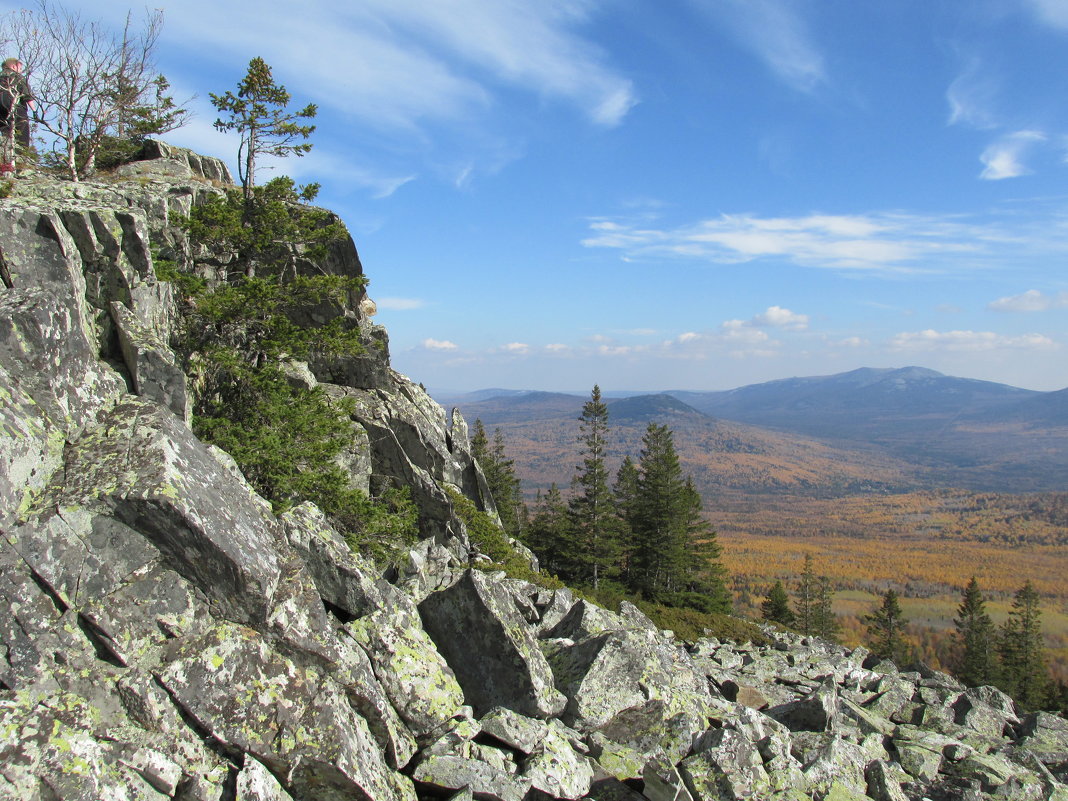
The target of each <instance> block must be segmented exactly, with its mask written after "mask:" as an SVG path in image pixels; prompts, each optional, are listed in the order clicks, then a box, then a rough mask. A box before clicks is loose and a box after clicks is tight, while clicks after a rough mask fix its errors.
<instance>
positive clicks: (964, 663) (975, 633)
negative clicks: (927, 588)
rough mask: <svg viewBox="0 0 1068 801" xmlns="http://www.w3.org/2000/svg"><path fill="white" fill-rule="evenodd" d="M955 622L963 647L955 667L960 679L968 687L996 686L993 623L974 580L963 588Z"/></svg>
mask: <svg viewBox="0 0 1068 801" xmlns="http://www.w3.org/2000/svg"><path fill="white" fill-rule="evenodd" d="M953 622H954V623H955V624H956V628H957V639H958V640H959V641H960V647H961V652H960V658H959V661H958V662H957V664H956V665H955V673H956V675H957V678H958V679H960V680H961V681H962V682H964V683H965V684H967V685H968V686H969V687H978V686H981V685H986V684H993V683H994V682H995V680H996V678H997V661H996V645H997V644H996V642H995V639H996V638H995V629H994V622H993V621H992V620H991V619H990V615H988V614H987V613H986V600H985V599H984V598H983V593H982V591H981V590H980V589H979V582H978V581H977V580H976V578H975V576H972V578H971V581H969V582H968V586H967V587H965V588H964V594H963V597H962V598H961V603H960V606H959V607H957V617H956V618H955V619H954V621H953Z"/></svg>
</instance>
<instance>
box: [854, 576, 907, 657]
mask: <svg viewBox="0 0 1068 801" xmlns="http://www.w3.org/2000/svg"><path fill="white" fill-rule="evenodd" d="M864 622H865V623H867V625H868V637H869V646H870V647H871V651H872V653H873V654H875V655H876V656H879V657H882V658H883V659H889V660H891V661H893V662H895V663H898V664H901V663H902V662H904V660H905V658H906V656H907V648H908V646H907V645H906V643H905V640H904V637H903V636H902V635H903V633H904V630H905V623H906V622H907V621H906V620H905V617H904V615H903V614H902V612H901V604H900V603H899V602H898V599H897V593H896V592H894V591H893V590H887V591H886V594H885V595H883V602H882V605H881V606H880V607H879V608H877V609H876V610H875V611H873V612H872V613H871V614H869V615H865V616H864Z"/></svg>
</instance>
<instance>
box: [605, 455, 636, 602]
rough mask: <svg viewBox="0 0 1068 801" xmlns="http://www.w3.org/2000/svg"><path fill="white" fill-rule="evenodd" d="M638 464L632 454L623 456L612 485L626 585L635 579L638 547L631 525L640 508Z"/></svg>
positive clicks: (620, 573)
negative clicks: (635, 559) (631, 456)
mask: <svg viewBox="0 0 1068 801" xmlns="http://www.w3.org/2000/svg"><path fill="white" fill-rule="evenodd" d="M638 477H639V476H638V466H637V465H636V464H634V460H633V459H631V458H630V455H629V454H628V455H627V456H624V457H623V461H622V463H621V464H620V465H619V470H617V471H616V480H615V483H614V484H613V485H612V498H613V502H614V504H615V510H616V520H617V525H618V529H617V530H618V532H619V534H618V540H619V578H620V581H622V582H623V583H624V584H625V585H630V584H631V583H632V582H633V581H634V555H635V551H636V548H637V545H636V542H635V539H634V529H633V527H632V525H631V523H632V521H633V520H634V519H635V515H636V513H637V509H638V505H637V504H638Z"/></svg>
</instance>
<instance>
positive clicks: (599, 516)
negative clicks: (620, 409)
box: [570, 384, 618, 590]
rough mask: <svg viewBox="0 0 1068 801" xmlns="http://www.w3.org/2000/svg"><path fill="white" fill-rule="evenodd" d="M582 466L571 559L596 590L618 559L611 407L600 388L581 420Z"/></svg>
mask: <svg viewBox="0 0 1068 801" xmlns="http://www.w3.org/2000/svg"><path fill="white" fill-rule="evenodd" d="M579 430H580V434H579V442H580V443H581V445H582V454H583V456H582V464H581V465H580V466H579V467H578V468H577V469H578V472H577V473H576V474H575V477H574V479H573V481H572V486H573V487H574V489H575V495H574V496H573V497H572V498H571V501H570V509H571V520H572V529H573V532H574V541H573V543H572V545H573V548H572V553H571V558H572V561H573V563H574V566H575V569H576V577H577V578H578V579H579V580H580V581H588V582H590V584H592V586H593V588H594V589H595V590H596V589H597V588H598V586H599V584H600V581H601V579H602V578H603V577H605V574H606V573H607V572H609V571H610V569H611V568H612V567H614V565H615V564H616V561H617V559H618V538H617V530H616V529H617V526H616V525H615V508H614V505H613V502H612V493H611V491H610V490H609V488H608V468H607V466H606V464H605V449H606V447H607V436H608V406H607V405H605V403H604V402H603V401H602V400H601V388H600V387H599V386H597V385H596V384H595V385H594V387H593V391H592V392H591V393H590V399H589V400H588V401H587V402H586V403H585V404H584V405H583V407H582V415H581V416H580V417H579Z"/></svg>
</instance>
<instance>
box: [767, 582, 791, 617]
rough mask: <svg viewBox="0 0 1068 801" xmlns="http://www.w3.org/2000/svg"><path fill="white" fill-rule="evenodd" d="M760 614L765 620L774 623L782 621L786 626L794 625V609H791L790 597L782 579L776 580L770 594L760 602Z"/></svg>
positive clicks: (769, 591)
mask: <svg viewBox="0 0 1068 801" xmlns="http://www.w3.org/2000/svg"><path fill="white" fill-rule="evenodd" d="M760 616H761V617H762V618H764V620H770V621H771V622H773V623H781V624H782V625H784V626H792V625H793V623H794V620H795V617H794V613H793V610H792V609H790V597H789V596H788V595H787V594H786V588H785V587H784V586H783V585H782V582H781V581H776V582H775V583H774V584H773V585H772V586H771V589H770V590H768V595H767V597H766V598H765V599H764V601H763V603H761V604H760Z"/></svg>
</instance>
